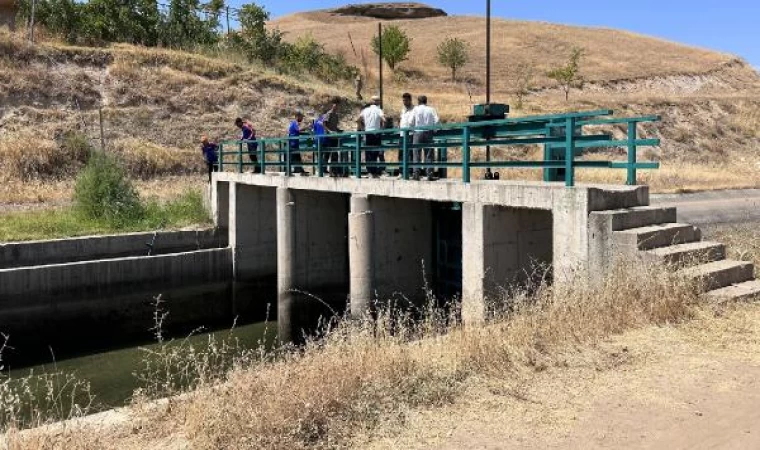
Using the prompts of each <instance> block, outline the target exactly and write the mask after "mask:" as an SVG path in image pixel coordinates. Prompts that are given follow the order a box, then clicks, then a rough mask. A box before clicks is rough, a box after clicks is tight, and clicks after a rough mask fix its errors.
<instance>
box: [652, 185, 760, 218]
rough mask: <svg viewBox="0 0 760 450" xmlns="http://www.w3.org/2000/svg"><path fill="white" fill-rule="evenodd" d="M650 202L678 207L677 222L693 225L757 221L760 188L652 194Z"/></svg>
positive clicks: (759, 206) (759, 208)
mask: <svg viewBox="0 0 760 450" xmlns="http://www.w3.org/2000/svg"><path fill="white" fill-rule="evenodd" d="M651 203H652V205H657V206H675V207H677V208H678V221H679V222H683V223H690V224H693V225H705V224H712V223H741V222H757V221H760V189H743V190H735V191H711V192H699V193H694V194H653V195H652V196H651Z"/></svg>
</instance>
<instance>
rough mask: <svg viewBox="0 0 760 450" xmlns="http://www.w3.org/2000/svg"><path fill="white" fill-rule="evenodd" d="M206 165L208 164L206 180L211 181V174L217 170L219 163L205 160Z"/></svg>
mask: <svg viewBox="0 0 760 450" xmlns="http://www.w3.org/2000/svg"><path fill="white" fill-rule="evenodd" d="M206 166H208V182H209V183H211V174H212V173H214V172H218V171H219V164H217V163H215V162H208V161H206Z"/></svg>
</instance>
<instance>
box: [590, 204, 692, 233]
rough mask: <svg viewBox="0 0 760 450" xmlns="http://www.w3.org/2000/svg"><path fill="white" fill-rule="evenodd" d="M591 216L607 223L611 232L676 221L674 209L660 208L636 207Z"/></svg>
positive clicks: (599, 212)
mask: <svg viewBox="0 0 760 450" xmlns="http://www.w3.org/2000/svg"><path fill="white" fill-rule="evenodd" d="M591 214H592V215H596V216H599V217H601V218H603V219H604V220H605V221H607V223H608V226H609V227H610V228H609V229H611V230H612V231H621V230H629V229H631V228H641V227H645V226H649V225H659V224H663V223H669V222H675V221H676V220H677V219H676V217H677V214H676V208H662V207H657V206H638V207H635V208H627V209H614V210H610V211H595V212H593V213H591Z"/></svg>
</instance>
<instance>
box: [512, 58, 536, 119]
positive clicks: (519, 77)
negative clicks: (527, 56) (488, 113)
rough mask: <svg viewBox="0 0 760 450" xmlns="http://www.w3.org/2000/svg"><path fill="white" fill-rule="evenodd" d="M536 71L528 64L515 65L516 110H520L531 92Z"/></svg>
mask: <svg viewBox="0 0 760 450" xmlns="http://www.w3.org/2000/svg"><path fill="white" fill-rule="evenodd" d="M535 75H536V69H535V67H533V66H532V65H530V64H526V63H522V64H517V65H516V66H515V68H514V77H515V79H514V82H515V94H516V95H517V109H522V107H523V103H524V100H525V97H527V96H528V94H530V91H531V90H533V82H534V79H535Z"/></svg>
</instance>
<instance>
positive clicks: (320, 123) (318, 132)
mask: <svg viewBox="0 0 760 450" xmlns="http://www.w3.org/2000/svg"><path fill="white" fill-rule="evenodd" d="M326 134H327V131H326V130H325V116H324V115H321V116H319V117H317V120H315V121H314V145H315V146H316V145H319V146H321V148H322V169H323V170H324V171H325V172H327V171H328V169H327V164H328V163H329V160H330V158H329V157H330V153H328V152H326V151H325V150H324V149H325V146H326V143H327V137H326V136H325V135H326Z"/></svg>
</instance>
